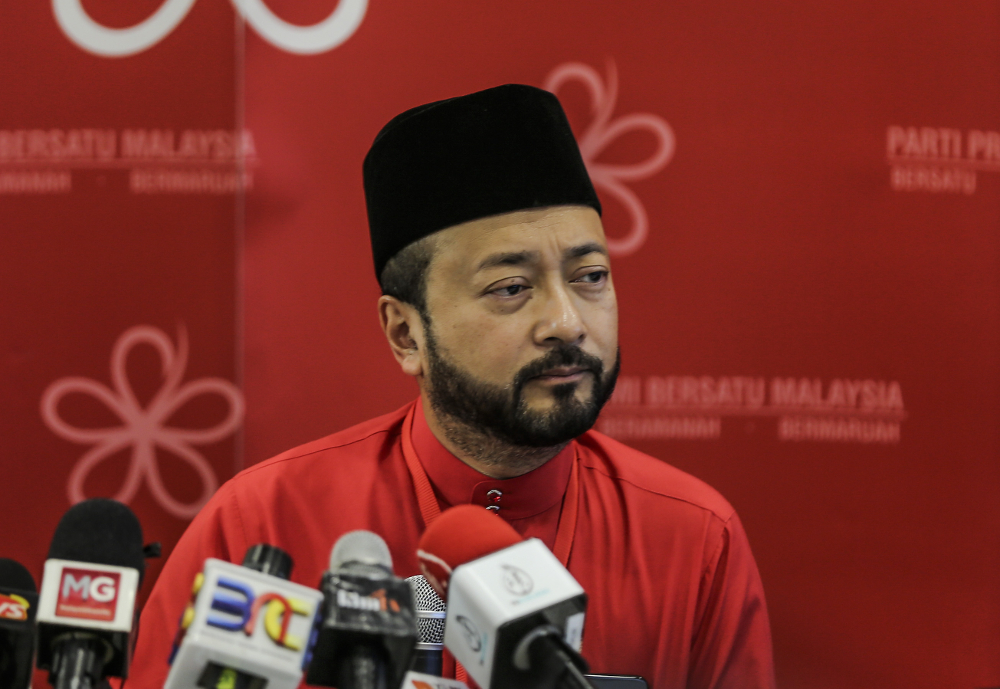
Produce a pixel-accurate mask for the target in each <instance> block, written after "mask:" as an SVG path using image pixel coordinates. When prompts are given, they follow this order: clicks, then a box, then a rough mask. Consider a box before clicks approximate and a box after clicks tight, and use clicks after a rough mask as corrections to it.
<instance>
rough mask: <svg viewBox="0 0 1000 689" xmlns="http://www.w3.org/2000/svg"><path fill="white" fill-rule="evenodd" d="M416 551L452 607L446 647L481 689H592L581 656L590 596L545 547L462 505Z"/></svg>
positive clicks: (427, 534)
mask: <svg viewBox="0 0 1000 689" xmlns="http://www.w3.org/2000/svg"><path fill="white" fill-rule="evenodd" d="M419 546H420V547H419V550H417V558H418V560H419V562H420V569H421V570H422V571H423V573H424V576H425V577H427V581H428V582H430V583H431V585H432V586H434V588H435V589H436V590H437V591H438V593H439V594H441V596H442V597H443V598H446V600H447V601H448V613H447V618H446V623H445V632H444V645H445V646H447V648H448V650H449V651H451V653H452V655H454V656H455V659H456V660H458V661H459V662H460V663H462V665H463V666H464V667H465V669H466V671H467V672H468V673H469V675H470V676H471V677H472V678H473V679H474V680H475V681H476V683H477V684H479V686H480V687H482V689H511V688H514V687H517V688H518V689H552V688H553V687H559V688H561V689H593V688H592V687H591V685H590V683H589V682H588V680H587V679H586V677H584V673H585V672H587V670H588V668H587V663H586V661H585V660H584V659H583V657H582V656H580V653H579V651H580V647H581V645H582V642H583V621H584V615H585V613H586V608H587V595H586V593H584V591H583V588H582V587H581V586H580V584H578V583H577V581H576V579H574V578H573V576H572V575H571V574H570V573H569V572H568V571H567V570H566V568H565V567H563V566H562V564H560V562H559V560H557V559H556V557H555V555H553V554H552V553H551V552H550V551H549V549H548V548H546V547H545V545H544V544H543V543H542V542H541V541H540V540H538V539H537V538H530V539H527V540H522V539H521V536H520V535H518V533H517V532H516V531H514V529H513V528H512V527H511V526H510V525H509V524H507V522H505V521H503V519H500V518H499V517H498V516H497V515H494V514H492V513H490V512H489V511H487V510H484V509H483V508H481V507H476V506H473V505H460V506H458V507H453V508H451V509H449V510H447V511H445V512H444V513H442V514H441V516H440V517H438V518H437V519H436V520H435V521H434V522H432V523H431V525H430V526H428V527H427V530H426V531H425V532H424V535H423V536H422V537H421V539H420V544H419Z"/></svg>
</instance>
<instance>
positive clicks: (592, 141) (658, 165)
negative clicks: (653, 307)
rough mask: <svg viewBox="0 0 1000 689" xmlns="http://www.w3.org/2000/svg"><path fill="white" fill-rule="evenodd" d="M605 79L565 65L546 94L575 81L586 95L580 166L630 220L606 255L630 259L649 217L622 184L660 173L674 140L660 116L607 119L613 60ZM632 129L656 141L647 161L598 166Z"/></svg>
mask: <svg viewBox="0 0 1000 689" xmlns="http://www.w3.org/2000/svg"><path fill="white" fill-rule="evenodd" d="M607 70H608V78H607V83H606V84H605V82H604V80H602V79H601V75H600V74H598V73H597V70H595V69H594V68H593V67H591V66H590V65H585V64H583V63H582V62H566V63H564V64H561V65H559V66H558V67H556V68H555V69H553V70H552V71H551V72H550V73H549V76H548V77H547V78H546V80H545V86H544V87H543V88H544V89H545V90H546V91H551V92H552V93H554V94H556V95H558V91H559V89H560V88H561V87H562V86H563V85H565V84H566V83H567V82H570V81H579V82H581V83H582V84H583V85H584V86H585V87H586V88H587V91H588V92H589V93H590V112H591V115H593V117H594V119H593V120H592V121H591V123H590V125H589V126H588V127H587V129H586V130H585V131H584V132H583V135H582V136H580V137H578V139H577V143H578V144H579V146H580V153H581V155H582V156H583V162H584V163H585V164H586V166H587V172H589V173H590V179H591V181H592V182H593V183H594V186H595V187H597V188H598V189H602V190H604V191H605V192H606V193H607V194H609V195H610V196H612V197H614V198H615V199H617V200H618V201H619V202H620V203H621V204H622V205H623V206H624V207H625V210H626V211H627V212H628V214H629V217H630V218H631V219H632V226H631V228H630V229H629V231H628V233H627V234H626V235H625V236H624V237H621V238H612V237H609V238H608V251H610V252H611V253H612V254H613V255H615V256H628V255H630V254H633V253H635V252H636V251H638V250H639V247H641V246H642V245H643V243H644V242H645V241H646V237H647V235H648V234H649V216H647V215H646V208H645V206H643V205H642V201H641V200H639V197H638V196H636V194H635V192H634V191H632V190H631V189H630V188H629V187H628V186H626V185H625V184H624V182H626V181H634V180H640V179H646V178H647V177H651V176H652V175H654V174H656V173H657V172H659V171H660V170H661V169H663V167H664V166H665V165H666V164H667V163H669V162H670V159H671V158H673V156H674V149H675V147H676V139H675V137H674V130H673V129H671V127H670V125H669V124H667V121H666V120H664V119H663V118H662V117H660V116H659V115H653V114H651V113H645V112H637V113H632V114H630V115H623V116H621V117H619V118H617V119H615V120H612V119H611V114H612V113H613V112H614V109H615V103H616V102H617V100H618V70H617V68H616V67H615V63H614V61H613V60H609V61H608V66H607ZM634 130H646V131H648V132H650V133H651V134H653V136H654V137H655V138H656V140H657V146H656V150H655V151H653V154H652V155H651V156H649V157H648V158H647V159H646V160H644V161H641V162H638V163H618V164H612V163H600V162H597V158H598V156H600V154H601V152H602V151H603V150H604V149H605V148H606V147H607V146H608V144H610V143H611V142H612V141H614V140H615V139H617V138H618V137H619V136H621V135H622V134H625V133H626V132H629V131H634Z"/></svg>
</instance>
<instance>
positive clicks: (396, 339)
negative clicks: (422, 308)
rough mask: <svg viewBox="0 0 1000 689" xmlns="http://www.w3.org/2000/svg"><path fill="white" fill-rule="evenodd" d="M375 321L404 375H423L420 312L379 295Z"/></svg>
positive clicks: (392, 298)
mask: <svg viewBox="0 0 1000 689" xmlns="http://www.w3.org/2000/svg"><path fill="white" fill-rule="evenodd" d="M378 319H379V323H380V324H381V326H382V331H383V332H384V333H385V339H387V340H388V341H389V349H391V350H392V355H393V356H394V357H396V361H398V362H399V367H400V368H401V369H403V373H405V374H406V375H408V376H421V375H422V374H423V372H424V363H423V356H421V355H422V352H423V346H422V345H423V342H424V324H423V321H422V320H421V319H420V313H419V312H418V311H417V310H416V308H414V307H413V306H411V305H410V304H407V303H406V302H403V301H400V300H399V299H397V298H396V297H391V296H389V295H387V294H383V295H382V296H381V297H379V300H378Z"/></svg>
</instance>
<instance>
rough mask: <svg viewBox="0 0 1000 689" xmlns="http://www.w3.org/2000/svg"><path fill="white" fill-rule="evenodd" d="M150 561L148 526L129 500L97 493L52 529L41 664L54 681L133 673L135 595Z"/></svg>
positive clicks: (41, 612) (73, 685) (77, 686)
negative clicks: (144, 537) (146, 545)
mask: <svg viewBox="0 0 1000 689" xmlns="http://www.w3.org/2000/svg"><path fill="white" fill-rule="evenodd" d="M145 571H146V563H145V560H144V558H143V547H142V527H141V526H140V525H139V520H138V519H137V518H136V516H135V514H133V512H132V510H130V509H129V508H128V507H126V506H125V505H123V504H121V503H120V502H116V501H114V500H107V499H104V498H93V499H91V500H85V501H83V502H80V503H77V504H76V505H74V506H73V507H71V508H70V509H69V510H67V512H66V514H64V515H63V517H62V519H61V520H60V521H59V525H58V526H57V527H56V531H55V534H54V535H53V536H52V544H51V546H50V547H49V556H48V559H47V560H46V561H45V573H44V575H43V577H42V591H41V594H40V596H39V603H38V618H37V619H38V667H39V668H40V669H42V670H48V671H49V682H50V683H51V684H52V686H53V687H55V689H93V688H94V687H97V686H100V685H101V682H102V680H103V679H104V678H106V677H122V678H124V677H127V676H128V666H129V661H130V660H131V653H132V636H133V630H134V629H135V624H134V623H135V600H136V595H137V593H138V591H139V586H140V585H141V583H142V577H143V574H144V573H145Z"/></svg>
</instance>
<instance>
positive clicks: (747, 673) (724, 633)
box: [688, 514, 774, 689]
mask: <svg viewBox="0 0 1000 689" xmlns="http://www.w3.org/2000/svg"><path fill="white" fill-rule="evenodd" d="M696 615H697V623H696V627H695V634H694V638H693V640H692V646H691V663H690V665H689V672H688V688H689V689H773V688H774V659H773V654H772V650H771V628H770V624H769V622H768V617H767V605H766V604H765V601H764V588H763V585H762V584H761V580H760V574H759V573H758V572H757V563H756V562H754V559H753V554H752V553H751V552H750V544H749V542H748V541H747V537H746V533H745V532H744V531H743V525H742V524H741V523H740V520H739V517H737V516H736V514H733V515H732V516H731V517H730V518H729V520H728V521H727V522H726V525H725V527H724V528H723V529H722V531H721V533H720V536H719V543H718V545H717V547H716V549H715V553H714V554H713V555H712V557H711V558H710V560H709V562H708V565H707V566H706V568H705V571H704V573H703V575H702V578H701V584H700V588H699V593H698V607H697V612H696Z"/></svg>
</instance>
